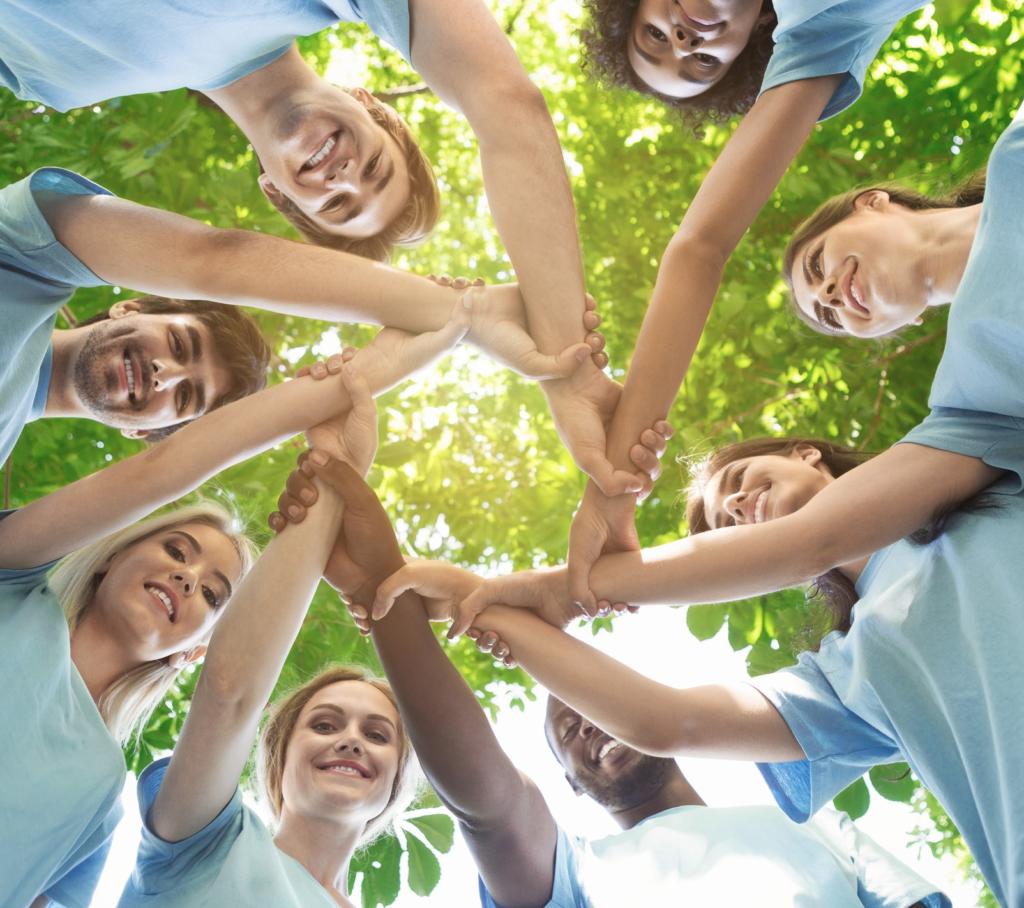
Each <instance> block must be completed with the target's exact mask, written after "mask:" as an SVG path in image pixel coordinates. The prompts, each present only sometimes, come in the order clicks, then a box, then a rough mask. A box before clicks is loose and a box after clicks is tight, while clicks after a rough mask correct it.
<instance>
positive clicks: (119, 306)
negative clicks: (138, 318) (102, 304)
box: [107, 300, 142, 318]
mask: <svg viewBox="0 0 1024 908" xmlns="http://www.w3.org/2000/svg"><path fill="white" fill-rule="evenodd" d="M141 308H142V306H141V305H140V303H139V301H138V300H118V301H117V302H116V303H114V305H113V306H111V307H110V308H109V309H108V310H107V315H109V316H110V317H111V318H125V317H126V316H129V315H135V314H136V313H137V312H138V311H139V310H140V309H141Z"/></svg>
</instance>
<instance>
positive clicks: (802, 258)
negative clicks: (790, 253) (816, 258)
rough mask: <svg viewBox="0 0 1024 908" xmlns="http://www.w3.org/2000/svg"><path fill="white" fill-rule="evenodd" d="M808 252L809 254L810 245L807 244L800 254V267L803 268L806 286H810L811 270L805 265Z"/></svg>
mask: <svg viewBox="0 0 1024 908" xmlns="http://www.w3.org/2000/svg"><path fill="white" fill-rule="evenodd" d="M810 254H811V247H810V245H809V244H808V246H807V248H806V249H805V250H804V254H803V255H802V256H800V267H801V268H802V269H803V272H804V280H805V281H806V282H807V286H808V287H810V286H811V271H810V269H809V268H808V267H807V257H808V256H809V255H810Z"/></svg>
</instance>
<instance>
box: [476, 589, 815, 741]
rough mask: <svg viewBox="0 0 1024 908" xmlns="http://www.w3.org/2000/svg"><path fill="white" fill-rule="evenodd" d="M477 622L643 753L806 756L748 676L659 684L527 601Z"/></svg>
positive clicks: (558, 692) (540, 677)
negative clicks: (729, 681)
mask: <svg viewBox="0 0 1024 908" xmlns="http://www.w3.org/2000/svg"><path fill="white" fill-rule="evenodd" d="M475 624H476V626H477V627H478V628H480V629H481V630H493V631H494V632H496V633H497V634H498V636H499V637H500V638H501V639H502V640H503V641H504V642H505V643H507V644H508V645H509V647H510V649H511V651H512V653H513V655H514V656H515V658H516V660H517V661H518V662H519V664H520V665H522V667H523V668H524V669H525V670H526V671H527V672H529V673H530V674H531V675H532V676H533V677H534V678H536V679H537V681H538V682H540V684H542V685H543V686H544V687H545V688H547V690H549V691H550V692H551V693H552V694H554V695H555V696H556V697H558V699H560V700H562V701H563V702H564V703H566V704H568V705H569V706H571V707H572V708H573V709H574V710H576V711H577V712H579V713H580V714H581V715H583V716H586V717H587V718H588V719H590V721H592V722H593V723H594V724H595V725H597V726H598V727H599V728H601V729H602V730H603V731H605V732H607V733H608V734H609V735H611V736H612V737H613V738H617V739H618V740H620V741H623V742H624V743H626V744H628V745H630V746H631V747H634V748H636V749H637V750H640V751H642V752H644V753H648V754H652V755H654V756H662V757H675V756H696V757H715V758H720V759H734V760H766V761H775V760H792V759H796V758H798V757H800V756H802V753H800V752H799V748H798V747H796V744H795V741H794V740H793V738H792V735H791V734H790V733H789V730H788V728H786V726H785V723H783V722H782V719H781V717H779V716H778V714H777V713H776V712H775V711H774V709H773V708H772V707H771V706H770V705H769V704H768V703H767V701H765V700H764V698H763V697H762V696H761V695H760V694H759V693H758V692H757V691H755V690H754V689H753V688H751V687H749V686H747V685H745V684H735V685H707V686H703V687H693V688H684V689H679V688H673V687H669V686H667V685H665V684H659V683H658V682H656V681H652V680H651V679H650V678H647V677H646V676H644V675H641V674H640V673H639V672H635V671H633V669H631V668H629V667H628V666H626V665H623V664H622V663H621V662H618V661H616V660H615V659H613V658H611V657H610V656H608V655H605V654H604V653H602V652H601V651H600V650H597V649H595V648H594V647H592V646H588V645H587V644H586V643H583V642H582V641H580V640H577V639H576V638H575V637H572V636H570V635H569V634H567V633H565V632H564V631H560V630H558V629H557V628H554V627H552V626H551V625H549V624H547V623H545V622H544V621H542V620H540V619H539V618H537V617H536V616H534V615H531V614H530V613H529V612H525V611H523V610H521V609H510V608H506V607H503V606H491V607H490V608H488V609H486V610H485V611H484V612H483V613H482V614H481V615H480V616H478V618H477V620H476V622H475ZM794 748H796V749H795V750H794Z"/></svg>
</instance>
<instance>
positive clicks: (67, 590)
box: [49, 501, 257, 744]
mask: <svg viewBox="0 0 1024 908" xmlns="http://www.w3.org/2000/svg"><path fill="white" fill-rule="evenodd" d="M185 523H204V524H207V525H208V526H212V527H213V528H214V529H216V530H219V531H220V532H221V533H223V534H224V535H225V536H227V537H228V538H229V539H230V540H231V541H232V542H233V543H234V544H235V548H236V549H237V550H238V556H239V558H240V559H241V562H242V573H243V574H244V573H246V572H247V571H248V570H249V568H250V567H252V564H253V562H254V561H255V560H256V556H257V550H256V546H255V545H254V544H253V542H252V541H251V540H250V539H249V538H248V537H247V536H245V535H244V534H243V533H242V532H241V528H240V526H239V521H238V519H237V518H236V517H235V516H234V515H233V514H231V512H229V511H228V510H227V509H225V508H223V507H221V506H220V505H219V504H215V503H214V502H212V501H204V502H201V503H199V504H194V505H189V506H188V507H183V508H178V509H176V510H173V511H167V512H166V513H163V514H159V515H157V516H155V517H150V518H149V519H148V520H143V521H140V522H139V523H136V524H133V525H132V526H130V527H126V528H125V529H123V530H119V531H118V532H116V533H111V534H110V535H109V536H106V537H104V538H103V539H100V540H97V541H96V542H94V543H92V544H90V545H87V546H85V547H84V548H81V549H78V550H77V551H75V552H72V553H71V554H70V555H67V556H66V557H65V558H63V559H61V561H60V562H59V563H58V565H57V566H56V567H55V568H54V569H53V571H52V572H51V574H50V577H49V586H50V589H51V590H52V591H53V593H54V594H55V595H56V597H57V600H58V601H59V602H60V604H61V607H62V608H63V610H64V617H65V619H67V622H68V630H69V631H70V633H72V634H74V632H75V628H77V627H78V624H79V622H81V620H82V617H83V615H84V614H85V612H86V610H87V609H88V608H89V606H90V605H91V603H92V601H93V599H94V598H95V596H96V590H97V588H98V587H99V584H100V581H101V580H102V579H103V576H104V574H105V573H106V566H107V563H108V562H109V561H110V559H111V558H113V557H114V556H115V555H117V554H118V553H119V552H122V551H124V550H125V549H126V548H128V547H129V546H131V545H134V544H135V543H137V542H142V541H143V540H144V539H148V538H149V537H150V536H153V535H155V534H156V533H160V532H163V531H164V530H168V529H171V528H172V527H176V526H181V525H182V524H185ZM180 671H181V668H173V667H172V666H170V665H169V664H168V661H167V659H154V660H152V661H150V662H144V663H143V664H142V665H139V666H137V667H136V668H134V669H132V670H131V671H130V672H128V673H127V674H125V675H123V676H122V677H120V678H118V679H117V680H116V681H114V682H113V684H111V685H110V686H109V687H108V688H107V689H106V690H105V691H103V693H102V694H101V696H100V698H99V703H98V706H99V710H100V715H101V716H102V717H103V721H104V722H105V723H106V724H107V728H109V729H110V733H111V734H112V735H113V736H114V737H115V738H116V739H117V740H118V741H120V742H121V743H122V744H125V743H127V742H128V741H129V740H130V739H131V737H132V736H133V735H135V734H139V733H141V731H142V728H143V727H144V726H145V724H146V722H147V721H148V719H149V717H150V715H151V714H152V712H153V710H154V709H156V707H157V706H158V705H159V704H160V703H161V702H162V701H163V699H164V697H166V696H167V692H168V691H169V690H170V688H171V686H172V685H173V684H174V681H175V679H176V678H177V677H178V673H179V672H180Z"/></svg>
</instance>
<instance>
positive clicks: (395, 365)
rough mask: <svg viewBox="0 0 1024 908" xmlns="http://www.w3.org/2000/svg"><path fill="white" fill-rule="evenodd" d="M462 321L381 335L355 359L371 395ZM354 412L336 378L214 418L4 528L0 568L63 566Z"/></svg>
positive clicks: (305, 382) (288, 389) (441, 345)
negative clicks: (86, 548) (58, 562)
mask: <svg viewBox="0 0 1024 908" xmlns="http://www.w3.org/2000/svg"><path fill="white" fill-rule="evenodd" d="M456 316H457V317H456V318H455V319H453V321H452V322H450V323H449V324H448V326H446V327H445V328H443V329H442V330H441V331H437V332H431V333H428V334H421V335H419V336H417V337H414V338H407V337H404V336H403V337H401V338H399V339H398V340H399V343H398V345H397V347H396V346H395V344H393V343H391V341H390V339H389V338H388V337H385V336H384V332H382V335H381V336H380V337H381V342H378V341H377V340H375V341H374V342H373V344H371V345H370V347H367V348H366V349H365V350H362V351H360V352H359V353H358V354H356V358H355V362H356V364H357V365H358V367H359V370H360V373H361V374H362V375H363V377H364V378H365V379H366V381H367V383H368V384H369V386H370V389H371V391H372V392H373V393H374V394H378V393H380V392H381V391H382V390H386V389H387V388H389V387H391V386H392V385H393V384H395V382H397V381H398V380H400V379H401V378H402V377H404V376H405V375H407V374H409V373H410V372H412V371H414V370H415V369H417V368H420V367H422V366H424V365H426V364H427V363H428V362H430V361H431V360H432V359H434V358H435V357H437V356H438V355H440V354H441V353H443V352H445V351H446V350H448V349H450V348H451V347H452V346H453V345H454V344H455V343H457V342H458V340H459V338H460V337H462V335H463V334H464V333H465V330H466V317H465V311H464V310H460V311H458V312H457V313H456ZM399 334H400V332H399ZM395 336H396V335H395V334H394V333H392V334H391V337H392V338H394V337H395ZM348 407H349V396H348V393H347V391H346V390H345V388H344V385H343V383H342V378H341V377H339V376H332V377H329V378H327V379H324V380H321V381H314V380H313V379H312V378H299V379H295V380H294V381H290V382H287V383H286V384H282V385H275V386H274V387H272V388H268V389H267V390H265V391H261V392H259V393H258V394H254V395H251V396H250V397H247V398H245V399H243V400H240V401H236V402H235V403H232V404H228V405H227V406H226V407H221V408H220V409H217V410H214V411H213V412H211V413H207V414H206V415H205V416H202V417H200V418H199V419H197V420H194V421H193V422H191V423H189V424H188V425H186V426H185V427H184V428H182V429H179V430H178V431H177V432H175V433H174V434H173V435H172V436H171V437H170V438H168V439H166V440H165V441H162V442H160V443H159V444H157V445H154V446H153V447H151V448H148V449H147V450H145V451H142V452H141V453H139V454H136V455H134V456H133V457H129V458H127V459H125V460H122V461H120V462H119V463H115V464H112V465H111V466H109V467H106V468H104V469H102V470H99V471H98V472H96V473H93V474H92V475H91V476H86V477H85V478H84V479H79V480H78V481H77V482H73V483H71V484H70V485H67V486H64V487H63V488H61V489H58V490H57V491H56V492H52V493H50V494H49V495H47V496H46V497H44V498H40V499H38V500H37V501H33V502H32V503H31V504H28V505H26V506H25V507H24V508H22V509H21V510H19V511H18V512H17V513H15V514H12V515H11V516H10V517H8V518H7V519H6V520H4V521H2V522H0V567H6V568H18V567H32V566H35V565H38V564H45V563H46V562H47V561H51V560H53V559H55V558H60V557H61V556H63V555H66V554H67V553H68V552H70V551H72V550H73V549H76V548H79V547H81V546H83V545H87V544H88V543H90V542H92V541H94V540H96V539H100V538H102V537H103V536H106V535H108V534H109V533H113V532H115V531H116V530H119V529H121V528H123V527H126V526H128V525H130V524H132V523H134V522H135V521H136V520H139V519H141V518H142V517H145V516H146V515H147V514H149V513H151V512H152V511H154V510H156V509H157V508H159V507H161V506H163V505H165V504H168V503H169V502H172V501H174V500H175V499H177V498H179V497H181V496H182V495H184V494H186V493H187V492H190V491H192V490H193V489H194V488H196V487H197V486H199V485H201V484H202V483H203V482H205V481H206V480H207V479H209V478H210V477H212V476H215V475H216V474H217V473H219V472H220V471H221V470H224V469H227V468H228V467H230V466H233V465H234V464H236V463H240V462H241V461H243V460H246V459H248V458H249V457H252V456H253V455H255V454H258V453H260V452H261V451H264V450H266V449H267V448H270V447H272V446H273V445H275V444H277V443H278V442H281V441H284V440H285V439H287V438H290V437H291V436H292V435H295V434H297V433H298V432H301V431H303V430H304V429H306V428H308V427H309V426H313V425H316V424H317V423H320V422H323V421H324V420H325V419H327V418H328V417H330V416H333V415H334V414H336V413H338V412H340V411H343V410H346V409H348Z"/></svg>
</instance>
